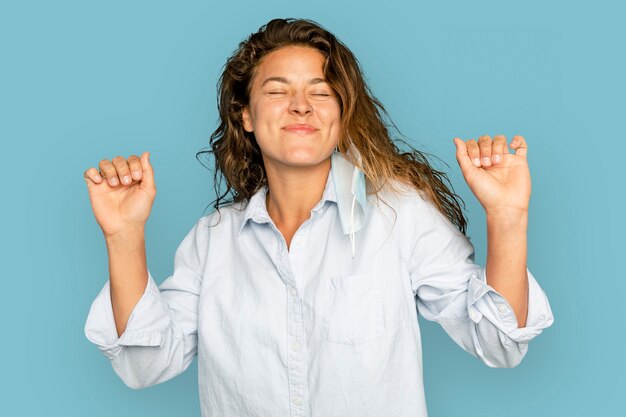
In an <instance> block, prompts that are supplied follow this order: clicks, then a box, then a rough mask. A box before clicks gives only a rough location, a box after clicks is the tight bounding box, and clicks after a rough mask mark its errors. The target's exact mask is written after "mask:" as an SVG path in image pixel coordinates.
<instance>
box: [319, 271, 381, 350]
mask: <svg viewBox="0 0 626 417" xmlns="http://www.w3.org/2000/svg"><path fill="white" fill-rule="evenodd" d="M381 281H382V280H381V279H380V277H378V276H373V275H346V276H340V277H334V278H331V280H330V282H329V284H328V287H327V291H326V299H325V305H324V322H323V330H322V331H323V335H324V338H325V339H326V340H327V341H329V342H332V343H340V344H346V345H358V344H363V343H366V342H368V341H372V340H374V339H377V338H379V337H382V336H384V334H385V321H384V310H383V292H382V288H381Z"/></svg>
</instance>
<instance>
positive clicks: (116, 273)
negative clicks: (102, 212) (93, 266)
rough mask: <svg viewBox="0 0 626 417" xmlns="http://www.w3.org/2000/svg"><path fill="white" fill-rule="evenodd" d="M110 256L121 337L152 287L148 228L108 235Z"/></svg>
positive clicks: (114, 303) (116, 314)
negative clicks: (147, 242)
mask: <svg viewBox="0 0 626 417" xmlns="http://www.w3.org/2000/svg"><path fill="white" fill-rule="evenodd" d="M105 240H106V245H107V250H108V253H109V281H110V288H111V304H112V306H113V316H114V318H115V327H116V329H117V335H118V337H119V336H121V335H122V333H124V330H125V329H126V324H127V322H128V318H129V317H130V313H131V312H132V311H133V309H134V308H135V305H137V302H138V301H139V299H140V298H141V296H142V295H143V293H144V291H145V288H146V285H147V284H148V273H147V265H146V245H145V238H144V229H143V228H141V229H133V230H129V231H124V232H120V233H116V234H115V235H114V236H105Z"/></svg>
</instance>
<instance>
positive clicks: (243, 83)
mask: <svg viewBox="0 0 626 417" xmlns="http://www.w3.org/2000/svg"><path fill="white" fill-rule="evenodd" d="M292 45H293V46H306V47H311V48H315V49H317V50H318V51H320V52H321V53H322V54H323V56H324V57H325V63H324V68H323V70H324V75H325V78H326V81H327V82H328V84H329V85H330V86H331V88H333V90H334V91H335V93H336V94H337V96H338V99H339V104H340V109H341V135H340V139H339V143H338V150H339V152H341V153H342V154H343V155H344V156H345V157H346V158H347V159H348V160H350V162H352V163H353V164H355V165H357V164H358V165H359V166H360V168H361V169H362V170H363V172H364V174H365V177H366V178H367V180H368V192H369V193H372V194H377V193H378V192H379V191H380V190H381V189H382V188H383V187H385V186H387V185H388V186H390V187H391V188H392V189H394V190H397V187H395V185H394V182H398V183H400V184H405V185H407V186H409V187H411V188H413V189H415V190H417V192H419V193H420V195H422V196H423V197H424V198H426V199H428V200H429V201H431V202H432V203H433V204H434V205H435V206H436V207H437V209H438V210H439V211H440V212H441V213H443V214H444V215H445V216H446V217H447V218H448V219H449V220H450V221H451V222H452V223H453V224H455V225H456V226H457V227H458V228H459V230H460V231H461V232H462V233H463V234H465V233H466V227H467V222H466V220H465V217H464V215H463V211H462V208H461V204H460V203H463V207H464V206H465V203H464V202H463V200H462V199H461V198H460V197H459V196H458V195H457V194H455V193H454V191H453V188H452V185H451V184H450V181H449V179H448V177H447V176H446V175H445V173H443V172H442V171H437V170H435V169H434V168H433V167H432V166H431V165H430V163H429V161H428V157H427V155H428V154H426V153H424V152H420V151H418V150H416V149H414V148H413V147H411V146H410V145H408V144H407V143H406V142H405V141H403V140H401V139H398V138H396V139H395V140H394V139H392V137H391V136H390V134H389V128H390V127H391V126H393V127H394V129H395V130H396V131H397V132H399V130H398V129H397V127H396V126H395V124H393V122H391V119H390V117H389V114H388V113H387V111H386V110H385V108H384V107H383V105H382V103H381V102H380V101H379V100H378V99H377V98H375V97H374V95H373V94H372V92H371V90H370V88H369V86H368V85H367V84H366V82H365V79H364V76H363V73H362V71H361V68H360V65H359V62H358V61H357V59H356V57H355V56H354V54H353V53H352V52H351V51H350V50H349V49H348V48H347V47H346V46H345V45H344V44H343V43H342V42H341V41H340V40H339V39H337V38H336V37H335V36H334V35H333V34H332V33H330V32H328V31H327V30H326V29H324V28H323V27H322V26H321V25H319V24H318V23H316V22H314V21H312V20H308V19H293V18H288V19H273V20H271V21H270V22H268V23H267V24H265V25H263V26H261V27H260V28H259V30H258V31H257V32H256V33H252V34H251V35H250V36H249V37H248V38H247V39H246V40H244V41H242V42H241V43H240V44H239V47H238V49H237V50H236V51H235V52H234V53H233V55H232V56H231V57H230V58H228V60H227V61H226V64H225V65H224V71H223V73H222V75H221V77H220V79H219V82H218V111H219V115H220V125H219V127H218V128H217V129H216V130H215V131H214V132H213V134H212V135H211V139H210V141H209V144H210V147H211V149H210V150H203V151H200V152H198V153H197V154H196V158H198V160H199V157H200V156H201V155H203V154H213V155H214V156H215V171H214V176H213V179H214V183H215V192H216V194H217V198H216V199H215V200H214V201H213V202H212V204H213V207H214V208H215V209H216V210H218V211H219V208H220V206H221V205H223V204H229V203H234V202H240V201H247V200H249V199H250V197H252V195H253V194H254V193H255V192H257V191H258V190H259V189H260V188H261V187H263V186H264V185H265V184H267V177H266V173H265V167H264V164H263V159H262V155H261V150H260V148H259V145H258V144H257V142H256V139H255V137H254V133H252V132H246V131H245V130H244V128H243V120H242V111H243V109H244V108H245V107H246V106H247V105H248V103H249V99H250V88H251V85H252V79H253V77H254V74H255V70H256V68H257V67H258V65H259V63H260V62H261V60H262V59H263V57H264V56H266V55H267V54H268V53H270V52H271V51H274V50H276V49H278V48H281V47H285V46H292ZM386 121H389V122H386ZM396 142H400V143H402V144H404V145H405V146H406V148H408V151H407V152H403V151H401V150H400V149H399V148H398V146H397V144H396ZM351 146H354V147H356V150H357V151H358V152H359V154H360V156H361V161H360V162H359V161H356V160H355V158H354V156H353V155H352V154H351V153H350V152H348V149H350V148H351ZM224 180H225V183H226V184H225V185H226V187H225V189H222V187H221V184H222V183H223V181H224ZM390 180H395V181H390ZM229 196H230V198H228V197H229Z"/></svg>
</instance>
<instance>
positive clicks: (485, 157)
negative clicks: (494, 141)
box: [478, 135, 491, 167]
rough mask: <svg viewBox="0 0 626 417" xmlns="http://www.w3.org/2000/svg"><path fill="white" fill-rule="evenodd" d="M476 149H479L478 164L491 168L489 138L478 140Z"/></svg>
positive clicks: (482, 137)
mask: <svg viewBox="0 0 626 417" xmlns="http://www.w3.org/2000/svg"><path fill="white" fill-rule="evenodd" d="M478 147H479V148H480V163H481V164H482V165H483V166H486V167H489V166H491V137H490V136H489V135H485V136H481V137H480V138H478Z"/></svg>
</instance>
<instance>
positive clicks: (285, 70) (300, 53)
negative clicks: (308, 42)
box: [254, 45, 325, 82]
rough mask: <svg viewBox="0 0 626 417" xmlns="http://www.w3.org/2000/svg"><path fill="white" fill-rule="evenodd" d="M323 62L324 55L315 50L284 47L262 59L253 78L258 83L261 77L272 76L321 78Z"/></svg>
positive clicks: (300, 47) (304, 47) (301, 47)
mask: <svg viewBox="0 0 626 417" xmlns="http://www.w3.org/2000/svg"><path fill="white" fill-rule="evenodd" d="M324 62H325V57H324V55H323V54H322V53H321V52H320V51H318V50H317V49H315V48H311V47H306V46H293V45H292V46H285V47H282V48H279V49H276V50H274V51H272V52H270V53H269V54H267V55H266V56H264V57H263V59H262V60H261V62H260V63H259V65H258V66H257V68H256V71H255V75H254V78H255V79H256V80H255V81H258V80H259V79H260V78H262V77H272V76H282V77H287V78H289V77H290V76H291V77H300V76H302V77H310V76H316V77H323V73H324ZM260 81H261V82H262V81H263V80H262V79H261V80H260Z"/></svg>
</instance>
